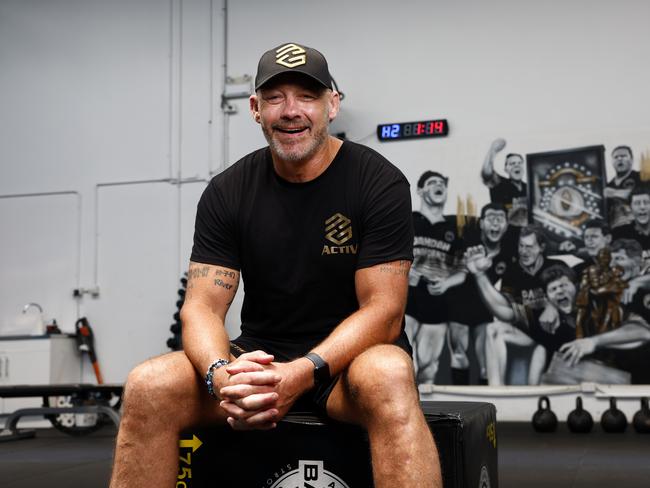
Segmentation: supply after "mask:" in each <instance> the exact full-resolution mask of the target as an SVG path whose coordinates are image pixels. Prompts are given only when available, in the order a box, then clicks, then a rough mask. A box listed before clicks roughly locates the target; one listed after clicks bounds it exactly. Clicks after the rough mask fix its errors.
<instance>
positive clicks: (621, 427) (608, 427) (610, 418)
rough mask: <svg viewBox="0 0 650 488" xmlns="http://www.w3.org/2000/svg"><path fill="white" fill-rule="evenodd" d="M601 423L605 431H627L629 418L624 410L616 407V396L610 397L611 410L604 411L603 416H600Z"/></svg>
mask: <svg viewBox="0 0 650 488" xmlns="http://www.w3.org/2000/svg"><path fill="white" fill-rule="evenodd" d="M600 425H601V427H602V428H603V430H604V431H605V432H609V433H619V432H625V429H626V428H627V418H626V417H625V414H624V413H623V412H621V411H620V410H619V409H618V408H616V398H614V397H612V398H610V399H609V410H605V411H604V412H603V415H602V417H600Z"/></svg>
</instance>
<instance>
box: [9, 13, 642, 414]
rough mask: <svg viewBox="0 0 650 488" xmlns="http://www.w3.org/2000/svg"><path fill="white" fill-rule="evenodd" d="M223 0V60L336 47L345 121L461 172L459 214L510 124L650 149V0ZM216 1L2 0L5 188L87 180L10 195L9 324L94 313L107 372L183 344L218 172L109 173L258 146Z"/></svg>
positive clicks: (120, 372) (529, 136) (182, 168)
mask: <svg viewBox="0 0 650 488" xmlns="http://www.w3.org/2000/svg"><path fill="white" fill-rule="evenodd" d="M228 6H229V9H228V25H227V60H228V68H227V73H228V75H230V76H233V77H237V76H241V75H244V74H249V75H254V74H255V73H254V71H255V68H256V64H257V60H258V58H259V55H260V54H261V52H262V51H264V50H266V49H268V48H271V47H274V46H276V45H278V44H280V43H282V42H285V41H297V42H301V43H305V44H307V45H311V46H313V47H316V48H318V49H320V50H321V51H322V52H323V53H324V54H325V55H326V56H327V58H328V60H329V62H330V68H331V71H332V74H333V75H334V77H335V78H336V80H337V82H338V84H339V86H340V88H341V90H342V91H343V92H344V93H345V94H346V99H345V100H344V102H343V105H342V112H341V115H340V117H339V119H338V120H337V121H335V123H334V125H333V130H334V131H345V132H346V133H347V135H348V137H349V138H350V139H352V140H356V141H361V142H363V143H366V144H368V145H370V146H372V147H373V148H375V149H377V150H379V151H380V152H381V153H383V154H384V155H386V156H387V157H388V158H389V159H391V160H392V161H393V162H394V163H396V164H397V165H398V166H399V167H400V168H401V169H402V170H403V171H404V173H405V174H406V175H407V177H408V178H409V179H410V180H411V181H414V180H415V179H416V178H417V176H419V174H420V173H421V172H422V171H423V170H424V169H428V168H431V169H438V170H440V171H442V172H445V173H447V174H449V175H450V177H451V181H450V198H449V205H448V207H449V208H448V211H449V212H450V213H453V212H454V210H455V201H456V196H457V195H461V196H463V198H464V197H465V196H466V195H467V194H471V195H473V196H474V198H475V199H476V200H477V201H478V203H479V205H480V204H482V203H485V201H486V200H487V192H486V191H485V189H484V188H483V186H482V185H481V183H480V180H479V177H478V169H479V168H478V167H479V165H480V163H481V161H482V159H483V156H484V153H485V151H486V150H487V147H488V145H489V143H490V141H491V140H492V139H493V138H495V137H497V136H502V137H505V138H506V139H507V140H508V149H509V150H510V149H511V150H513V151H517V152H523V153H530V152H536V151H541V150H552V149H560V148H564V147H575V146H581V145H592V144H605V145H606V146H607V147H610V148H611V146H612V145H614V144H621V143H628V144H631V145H632V146H633V148H634V149H635V151H636V152H637V154H638V153H640V152H641V151H643V150H649V149H650V137H649V136H650V123H648V118H647V115H648V113H650V98H649V97H648V96H647V89H648V88H647V87H648V86H650V84H649V83H648V81H649V78H650V65H648V63H647V60H648V59H650V31H649V30H648V29H647V19H648V18H650V4H649V3H648V2H644V1H641V0H638V1H637V0H623V1H619V2H605V1H588V0H570V1H567V0H565V1H560V0H551V1H545V2H539V1H532V0H531V1H522V0H519V1H517V0H496V1H492V2H482V1H478V0H464V1H462V0H461V1H456V2H447V1H441V0H429V1H424V0H422V1H415V0H414V1H405V2H401V3H395V2H388V1H385V0H359V1H356V2H346V1H340V0H333V1H331V2H329V3H322V2H311V3H309V2H303V3H301V4H299V6H298V5H297V4H296V3H295V2H292V1H287V0H276V1H272V2H269V1H262V0H239V1H230V2H228ZM222 7H223V0H214V1H212V2H210V1H209V0H185V1H181V0H168V1H157V0H131V1H127V0H114V1H112V2H106V1H102V0H51V1H45V0H41V1H37V0H31V1H25V0H0V107H2V109H1V112H0V168H1V173H0V174H1V176H0V195H16V194H31V193H36V192H60V191H69V192H78V194H79V197H76V196H75V194H73V193H71V194H66V195H56V196H39V197H20V198H0V218H1V220H0V224H1V227H0V229H2V231H1V232H2V235H4V237H3V238H2V239H1V240H0V242H2V244H1V250H0V256H2V258H1V259H0V264H1V265H2V268H0V320H2V321H7V320H11V319H12V317H15V316H16V314H18V313H19V311H20V308H21V307H22V305H23V304H24V303H26V302H27V301H37V302H39V303H41V305H43V306H44V308H45V315H46V317H47V318H52V317H55V318H57V320H58V322H59V324H60V325H61V326H62V327H63V328H64V330H67V331H71V330H72V326H73V324H74V321H75V319H76V318H77V317H78V316H80V315H85V316H87V317H88V318H89V320H90V323H91V325H92V326H93V328H94V330H95V334H96V336H97V347H98V355H99V359H100V362H101V365H102V368H103V370H104V376H105V378H106V380H108V381H116V382H117V381H123V380H124V378H125V377H126V373H127V372H128V370H129V369H130V368H131V367H132V366H133V365H134V364H136V363H137V362H139V361H141V360H143V359H145V358H146V357H149V356H151V355H155V354H159V353H162V352H164V351H166V350H167V348H166V346H165V340H166V338H167V337H168V336H169V335H170V334H169V331H168V327H169V325H170V324H171V323H172V318H171V316H172V314H173V312H174V311H175V301H176V289H177V286H178V278H179V277H180V274H181V273H182V272H183V270H184V269H185V266H186V263H187V258H188V256H189V250H190V247H191V233H192V231H191V229H192V225H193V218H194V207H195V204H196V199H197V198H198V195H199V194H200V192H201V189H202V187H203V185H204V183H202V182H195V183H187V184H183V185H176V184H171V183H169V182H151V183H140V184H130V185H121V184H120V185H106V184H107V183H127V182H138V181H142V180H163V179H169V178H173V179H178V178H195V177H196V178H199V179H208V178H209V177H210V171H211V170H212V171H218V170H219V169H221V168H223V167H224V164H230V163H232V162H234V161H235V160H236V159H237V158H238V157H240V156H242V155H244V154H245V153H247V152H249V151H250V150H252V149H254V148H256V147H259V146H261V145H263V144H264V140H263V138H262V136H261V134H260V131H259V128H258V126H257V125H256V124H254V123H253V122H252V121H251V119H250V117H249V116H248V113H247V110H248V102H247V101H246V100H241V101H233V102H232V104H233V105H234V106H236V107H237V109H238V113H237V114H234V115H230V116H229V117H227V118H226V117H224V116H223V114H222V112H221V110H220V107H219V105H220V94H221V92H222V89H223V83H222V79H223V74H224V73H223V66H222V65H223V62H224V56H223V52H224V48H225V47H226V44H225V42H224V32H225V31H224V24H223V20H224V13H223V10H222ZM229 88H233V89H236V88H237V87H229ZM428 118H447V119H448V120H449V123H450V126H451V132H450V135H449V137H448V138H446V139H429V140H423V141H404V142H392V143H379V142H378V141H377V140H376V137H375V136H374V134H375V130H376V125H377V124H378V123H386V122H400V121H410V120H418V119H428ZM224 129H226V130H225V131H224ZM498 164H500V162H499V163H498ZM97 185H100V186H97ZM78 199H79V200H80V201H81V204H80V207H81V213H80V215H79V216H77V214H76V212H77V207H78V203H77V200H78ZM414 201H415V200H414ZM78 223H80V229H78V226H79V224H78ZM77 233H78V234H80V239H79V238H78V236H77ZM76 246H79V251H78V252H77V250H76ZM76 263H79V270H78V272H77V271H76V268H75V266H76ZM77 274H78V278H77ZM95 284H97V285H98V286H99V287H100V296H99V297H98V298H96V299H94V298H91V297H90V296H84V298H83V299H82V300H81V301H80V302H79V303H76V302H75V301H74V299H73V298H72V289H73V288H74V287H76V286H82V287H92V286H93V285H95ZM236 308H237V307H235V309H236ZM236 312H237V310H235V313H231V317H229V327H230V330H231V332H233V333H234V332H235V330H236V323H237V316H236V315H237V313H236ZM88 375H90V373H89V372H88ZM88 375H87V376H88ZM88 378H89V379H92V375H90V376H88ZM527 415H528V414H526V416H527Z"/></svg>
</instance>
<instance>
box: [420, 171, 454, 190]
mask: <svg viewBox="0 0 650 488" xmlns="http://www.w3.org/2000/svg"><path fill="white" fill-rule="evenodd" d="M434 176H437V177H438V178H442V180H443V181H444V182H445V186H447V183H448V181H449V178H448V177H446V176H443V175H441V174H440V173H438V172H437V171H431V170H427V171H425V172H424V173H422V176H420V179H419V180H418V188H422V187H423V186H424V184H425V183H426V182H427V180H428V179H429V178H432V177H434Z"/></svg>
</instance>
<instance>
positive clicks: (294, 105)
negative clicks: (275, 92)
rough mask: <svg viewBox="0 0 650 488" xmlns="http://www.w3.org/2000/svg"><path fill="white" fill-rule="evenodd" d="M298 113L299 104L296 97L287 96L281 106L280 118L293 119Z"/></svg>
mask: <svg viewBox="0 0 650 488" xmlns="http://www.w3.org/2000/svg"><path fill="white" fill-rule="evenodd" d="M298 113H299V103H298V100H296V97H293V96H287V97H286V99H285V101H284V104H283V105H282V117H285V118H294V117H296V116H297V115H298Z"/></svg>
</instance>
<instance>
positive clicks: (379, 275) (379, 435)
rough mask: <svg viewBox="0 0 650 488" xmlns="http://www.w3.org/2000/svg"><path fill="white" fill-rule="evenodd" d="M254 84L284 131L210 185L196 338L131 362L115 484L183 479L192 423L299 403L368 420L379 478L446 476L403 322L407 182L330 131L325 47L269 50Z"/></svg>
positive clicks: (245, 418)
mask: <svg viewBox="0 0 650 488" xmlns="http://www.w3.org/2000/svg"><path fill="white" fill-rule="evenodd" d="M255 89H256V92H255V94H253V95H252V96H251V97H250V109H251V113H252V116H253V118H254V119H255V121H257V122H258V123H259V124H260V125H261V127H262V131H263V133H264V135H265V137H266V139H267V141H268V143H269V147H268V148H264V149H260V150H258V151H255V152H253V153H251V154H249V155H248V156H245V157H244V158H243V159H242V160H240V161H239V162H238V163H236V164H234V165H233V166H231V167H230V168H228V169H227V170H226V171H224V172H223V173H221V174H219V175H217V176H216V177H215V178H214V179H213V180H212V182H211V183H210V185H209V186H208V187H207V188H206V191H205V192H204V194H203V196H202V197H201V201H200V202H199V207H198V212H197V219H196V229H195V237H194V248H193V250H192V257H191V262H190V269H189V281H188V289H187V295H186V297H185V304H184V305H183V309H182V322H183V346H184V353H183V352H179V353H171V354H167V355H165V356H162V357H159V358H155V359H153V360H149V361H146V362H145V363H144V364H142V365H140V366H138V367H136V368H135V369H134V370H133V371H132V372H131V373H130V375H129V378H128V381H127V384H126V388H125V394H124V414H123V417H122V423H121V425H120V431H119V433H118V438H117V447H116V453H115V467H114V470H113V479H112V484H111V486H112V487H127V486H128V487H136V486H143V487H144V486H147V487H152V486H156V487H158V486H160V487H162V486H173V483H174V482H175V479H176V473H177V462H178V451H177V444H178V435H179V433H180V432H181V430H183V429H184V428H187V427H189V426H192V425H197V424H199V423H201V424H226V423H227V424H228V425H230V426H231V427H232V428H233V429H236V430H250V429H272V428H274V427H275V426H276V424H277V422H278V421H280V420H281V419H282V417H283V416H284V415H285V414H286V413H287V411H288V410H289V409H290V408H292V406H294V405H298V404H299V405H300V407H301V408H304V407H309V408H311V409H316V410H318V411H321V412H322V413H326V414H327V415H328V416H330V417H331V418H333V419H336V420H340V421H344V422H350V423H356V424H359V425H361V426H363V427H365V428H366V430H367V431H368V435H369V439H370V445H371V453H372V462H373V476H374V479H375V484H376V486H378V487H379V486H384V487H385V486H435V487H441V486H442V481H441V477H440V466H439V461H438V457H437V451H436V448H435V445H434V442H433V438H432V436H431V433H430V431H429V429H428V427H427V424H426V422H425V420H424V416H423V414H422V412H421V410H420V407H419V399H418V393H417V389H416V388H415V382H414V378H413V365H412V362H411V359H410V355H409V353H408V352H407V351H409V350H410V348H409V347H408V346H407V342H406V341H404V339H405V336H404V334H403V326H402V324H403V320H404V318H403V317H404V316H403V314H404V307H405V302H406V292H407V283H408V270H409V266H410V260H411V245H412V227H411V224H410V219H409V217H410V202H409V189H408V183H407V181H406V179H405V178H404V176H403V175H402V174H401V173H400V172H399V171H398V170H397V169H396V168H395V167H394V166H392V165H391V164H390V163H389V162H388V161H386V160H385V159H384V158H382V157H381V156H380V155H378V154H377V153H375V152H374V151H372V150H370V149H368V148H365V147H363V146H359V145H356V144H353V143H350V142H342V141H340V140H338V139H335V138H334V137H332V136H330V135H329V133H328V124H329V122H330V121H331V120H333V119H334V118H335V117H336V115H337V113H338V109H339V94H338V93H337V92H336V91H333V90H332V83H331V78H330V75H329V70H328V67H327V62H326V60H325V58H324V57H323V56H322V54H320V53H319V52H318V51H316V50H314V49H311V48H308V47H305V46H299V45H297V44H286V45H283V46H280V47H278V48H276V49H272V50H270V51H268V52H266V53H265V54H264V55H263V56H262V58H261V59H260V62H259V65H258V70H257V76H256V79H255ZM240 274H241V276H242V277H243V279H244V281H245V286H246V292H245V297H244V304H243V307H242V334H241V336H240V337H239V338H237V339H235V340H233V341H232V344H231V343H230V342H229V338H228V337H227V334H226V330H225V328H224V325H223V324H224V318H225V315H226V312H227V310H228V306H229V304H230V303H231V302H232V300H233V298H234V295H235V292H236V289H237V287H238V284H239V277H240ZM394 343H396V344H399V345H395V344H394ZM204 377H205V380H204ZM267 447H268V448H270V449H272V448H273V447H272V446H267ZM224 448H227V446H224ZM245 454H246V453H242V455H245ZM218 477H219V475H218V473H215V480H218Z"/></svg>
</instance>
